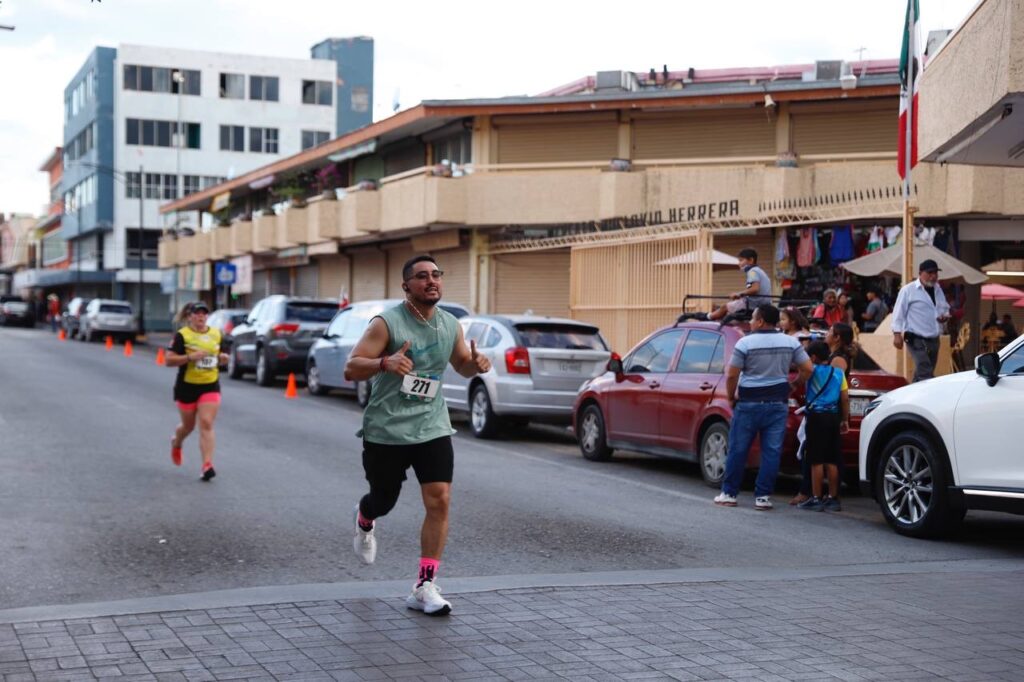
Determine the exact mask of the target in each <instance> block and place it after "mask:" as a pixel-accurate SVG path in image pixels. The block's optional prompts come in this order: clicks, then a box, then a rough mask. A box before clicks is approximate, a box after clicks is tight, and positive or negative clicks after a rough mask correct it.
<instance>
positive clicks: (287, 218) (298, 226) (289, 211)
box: [274, 206, 309, 249]
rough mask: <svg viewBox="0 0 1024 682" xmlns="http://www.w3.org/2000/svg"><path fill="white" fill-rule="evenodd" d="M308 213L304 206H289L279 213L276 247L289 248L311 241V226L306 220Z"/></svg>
mask: <svg viewBox="0 0 1024 682" xmlns="http://www.w3.org/2000/svg"><path fill="white" fill-rule="evenodd" d="M308 213H309V211H308V210H307V209H306V208H305V207H304V206H301V207H300V206H288V207H286V208H285V209H284V210H283V211H281V212H280V213H279V214H278V215H277V228H276V230H275V231H274V248H277V249H287V248H289V247H292V246H295V245H297V244H306V243H308V242H309V226H308V224H307V222H306V216H307V214H308Z"/></svg>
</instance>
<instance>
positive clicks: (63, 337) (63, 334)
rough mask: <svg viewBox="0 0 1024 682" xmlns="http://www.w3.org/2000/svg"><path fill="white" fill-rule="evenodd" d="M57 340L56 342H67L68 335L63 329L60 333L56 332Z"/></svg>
mask: <svg viewBox="0 0 1024 682" xmlns="http://www.w3.org/2000/svg"><path fill="white" fill-rule="evenodd" d="M57 340H58V341H67V340H68V334H67V332H65V331H64V330H63V329H61V330H60V331H58V332H57Z"/></svg>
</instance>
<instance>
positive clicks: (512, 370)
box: [505, 346, 530, 374]
mask: <svg viewBox="0 0 1024 682" xmlns="http://www.w3.org/2000/svg"><path fill="white" fill-rule="evenodd" d="M505 371H506V372H508V373H509V374H529V373H530V351H528V350H526V349H525V348H523V347H522V346H516V347H515V348H509V349H508V350H506V351H505Z"/></svg>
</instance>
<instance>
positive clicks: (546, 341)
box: [516, 323, 607, 350]
mask: <svg viewBox="0 0 1024 682" xmlns="http://www.w3.org/2000/svg"><path fill="white" fill-rule="evenodd" d="M516 331H517V332H519V337H520V338H521V339H522V342H523V345H524V346H526V347H527V348H562V349H575V350H607V347H606V346H605V345H604V340H603V339H602V338H601V335H600V334H599V333H598V331H597V327H588V326H585V325H574V324H547V323H540V324H534V323H530V324H517V325H516Z"/></svg>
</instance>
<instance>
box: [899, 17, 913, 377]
mask: <svg viewBox="0 0 1024 682" xmlns="http://www.w3.org/2000/svg"><path fill="white" fill-rule="evenodd" d="M916 21H917V18H916V17H915V16H914V0H908V2H907V27H906V31H907V76H906V78H907V87H906V92H905V94H904V96H905V97H906V100H907V108H906V112H907V114H906V115H907V125H906V132H905V134H904V139H903V150H904V155H903V267H902V271H903V272H902V276H903V277H902V279H903V281H902V284H903V286H907V285H908V284H909V283H910V281H911V280H912V279H913V277H914V209H912V208H911V207H910V187H911V184H910V166H911V152H912V151H913V144H912V142H913V139H914V130H913V128H914V76H915V75H916V74H915V70H916V68H915V67H916V66H917V65H916V64H915V55H916V46H915V45H914V38H915V37H916V36H915V35H914V34H915V31H914V24H915V22H916ZM896 365H897V370H898V372H899V373H900V374H902V375H903V376H905V377H907V378H908V379H909V376H908V374H909V372H910V363H908V362H907V348H906V344H904V346H903V349H902V350H900V352H899V355H897V357H896Z"/></svg>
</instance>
